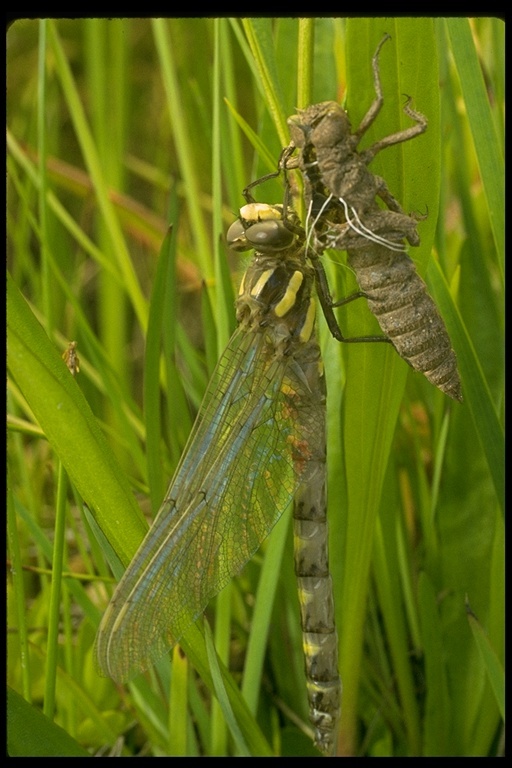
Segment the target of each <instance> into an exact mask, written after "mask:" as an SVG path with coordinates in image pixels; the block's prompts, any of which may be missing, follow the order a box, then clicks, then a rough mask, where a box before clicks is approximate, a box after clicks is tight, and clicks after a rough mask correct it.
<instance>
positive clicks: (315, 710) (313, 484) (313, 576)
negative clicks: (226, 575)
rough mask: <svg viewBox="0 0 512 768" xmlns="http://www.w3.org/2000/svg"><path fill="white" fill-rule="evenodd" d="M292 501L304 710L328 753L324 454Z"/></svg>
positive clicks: (336, 683) (331, 722)
mask: <svg viewBox="0 0 512 768" xmlns="http://www.w3.org/2000/svg"><path fill="white" fill-rule="evenodd" d="M308 470H309V471H308V472H307V475H308V481H307V482H305V483H301V485H300V486H299V488H298V490H297V492H296V495H295V501H294V522H293V530H294V557H295V573H296V577H297V587H298V593H299V604H300V615H301V626H302V644H303V651H304V661H305V671H306V685H307V691H308V699H309V712H310V714H309V716H310V720H311V722H312V724H313V727H314V728H315V743H316V745H317V746H318V748H319V749H320V750H321V751H322V752H324V753H325V754H329V755H331V754H333V753H334V748H335V739H336V732H337V725H338V721H339V717H340V708H341V681H340V677H339V674H338V635H337V632H336V626H335V620H334V597H333V585H332V578H331V576H330V574H329V557H328V536H327V533H328V532H327V516H326V494H325V476H326V473H325V459H323V458H321V457H319V458H318V459H317V460H311V461H310V464H309V468H308Z"/></svg>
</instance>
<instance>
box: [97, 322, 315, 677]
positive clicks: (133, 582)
mask: <svg viewBox="0 0 512 768" xmlns="http://www.w3.org/2000/svg"><path fill="white" fill-rule="evenodd" d="M297 409H300V412H301V418H297ZM317 409H318V404H317V403H316V401H315V399H314V398H313V397H312V393H311V392H310V391H309V388H308V385H307V381H306V379H305V377H304V376H303V374H302V372H301V368H300V366H299V365H298V363H297V362H296V361H295V360H294V358H293V356H282V355H281V356H278V355H276V352H275V346H274V344H273V343H272V340H271V339H270V338H269V337H268V336H267V335H266V334H265V333H262V332H261V331H260V332H250V331H249V332H248V331H247V329H246V328H242V329H238V330H237V331H235V333H234V335H233V336H232V338H231V341H230V342H229V344H228V347H227V348H226V350H225V352H224V354H223V356H222V357H221V359H220V361H219V363H218V365H217V368H216V370H215V373H214V374H213V376H212V379H211V381H210V384H209V386H208V390H207V392H206V395H205V398H204V401H203V404H202V406H201V409H200V413H199V415H198V418H197V421H196V423H195V425H194V428H193V431H192V434H191V437H190V439H189V442H188V444H187V447H186V449H185V451H184V454H183V458H182V460H181V462H180V465H179V466H178V469H177V471H176V474H175V476H174V478H173V481H172V482H171V485H170V487H169V490H168V492H167V495H166V498H165V499H164V501H163V503H162V506H161V508H160V511H159V512H158V515H157V517H156V518H155V521H154V523H153V526H152V527H151V529H150V531H149V532H148V534H147V535H146V538H145V539H144V541H143V543H142V544H141V547H140V548H139V550H138V552H137V553H136V555H135V557H134V559H133V561H132V563H131V564H130V566H129V567H128V569H127V571H126V573H125V575H124V577H123V578H122V580H121V581H120V583H119V585H118V587H117V589H116V591H115V593H114V596H113V598H112V601H111V602H110V604H109V606H108V608H107V611H106V613H105V615H104V616H103V620H102V622H101V626H100V630H99V632H98V638H97V658H98V662H99V665H100V668H101V671H102V672H103V673H104V674H106V675H108V676H110V677H112V678H114V679H115V680H118V681H125V680H128V679H130V678H131V677H133V676H134V675H136V674H138V673H139V672H141V671H142V670H144V669H146V668H147V667H148V666H149V665H150V664H152V663H154V662H155V661H157V660H158V659H159V658H160V657H161V656H162V655H163V653H164V652H165V651H166V650H168V649H169V648H170V647H171V646H172V645H174V643H176V642H177V641H178V640H179V638H180V637H181V635H182V633H183V632H184V630H185V629H186V627H187V626H188V625H189V624H190V623H191V622H192V621H193V620H194V619H195V618H197V617H198V616H199V615H200V613H201V612H202V611H203V610H204V608H205V607H206V604H207V603H208V600H209V599H210V598H211V597H212V596H213V595H215V594H217V593H218V592H219V591H220V590H221V589H222V587H223V586H225V585H226V584H227V583H228V581H229V580H230V579H231V578H232V576H233V575H235V574H236V573H238V572H239V571H240V570H241V568H242V567H243V565H244V564H245V563H246V562H247V561H248V560H249V559H250V558H251V556H252V555H253V553H254V552H255V551H256V549H257V548H258V546H259V545H260V543H261V542H262V541H263V539H265V537H266V536H267V535H268V533H269V532H270V530H271V529H272V527H273V526H274V524H275V523H276V522H277V520H278V519H279V517H280V515H281V514H282V512H283V511H284V509H285V508H286V506H287V505H288V503H289V502H290V500H291V499H292V497H293V494H294V492H295V489H296V487H297V485H298V483H299V481H300V479H301V477H302V476H303V474H304V472H305V471H306V468H307V464H308V460H309V458H310V457H309V447H308V446H309V444H310V443H309V439H310V438H311V437H314V432H315V429H316V421H315V418H314V414H315V413H316V412H317ZM309 410H311V412H310V413H309ZM319 428H320V429H321V428H322V426H321V424H319ZM313 443H315V440H313Z"/></svg>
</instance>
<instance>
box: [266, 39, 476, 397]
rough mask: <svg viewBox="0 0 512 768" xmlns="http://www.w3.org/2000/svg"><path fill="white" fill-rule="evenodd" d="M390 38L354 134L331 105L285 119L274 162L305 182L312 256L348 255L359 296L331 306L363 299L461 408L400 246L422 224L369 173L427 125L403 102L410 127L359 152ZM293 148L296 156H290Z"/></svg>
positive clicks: (438, 336)
mask: <svg viewBox="0 0 512 768" xmlns="http://www.w3.org/2000/svg"><path fill="white" fill-rule="evenodd" d="M389 39H390V36H389V35H385V36H384V37H383V39H382V40H381V42H380V43H379V46H378V47H377V50H376V52H375V54H374V56H373V59H372V68H373V76H374V87H375V99H374V101H373V102H372V104H371V105H370V107H369V109H368V111H367V113H366V115H365V116H364V118H363V119H362V121H361V124H360V125H359V127H358V128H357V129H356V130H355V131H353V132H352V128H351V124H350V120H349V117H348V115H347V113H346V112H345V110H344V109H343V108H342V107H341V106H340V105H339V104H337V103H336V102H334V101H326V102H321V103H319V104H313V105H311V106H309V107H307V108H306V109H304V110H299V111H298V114H296V115H293V116H292V117H290V118H289V120H288V125H289V129H290V136H291V143H290V145H289V147H288V148H286V150H285V151H284V153H283V156H282V159H281V161H280V162H281V164H284V165H285V166H286V167H287V168H288V169H291V168H294V167H298V168H299V169H300V170H301V172H302V175H303V177H304V180H305V198H306V205H307V207H308V211H309V220H310V221H311V222H312V225H311V227H310V231H311V234H312V235H313V242H312V247H313V250H314V251H315V252H317V253H321V252H322V251H323V250H324V249H326V248H334V249H338V250H346V251H347V256H348V263H349V265H350V266H351V268H352V269H353V270H354V273H355V276H356V279H357V281H358V283H359V287H360V289H361V290H360V291H357V292H355V293H353V294H352V295H351V296H348V297H346V298H345V299H342V300H340V301H338V302H336V303H335V304H334V306H341V305H342V304H346V303H348V302H349V301H352V300H353V299H357V298H360V297H365V298H366V299H367V302H368V307H369V309H370V311H371V312H372V313H373V314H374V315H375V317H376V318H377V320H378V322H379V324H380V327H381V329H382V331H383V332H384V334H385V336H384V337H383V340H386V341H390V342H391V343H392V344H393V346H394V347H395V349H396V351H397V352H398V354H399V355H400V356H401V357H402V358H403V359H404V360H405V361H406V362H407V363H409V365H411V367H412V368H414V369H415V370H417V371H420V372H421V373H423V374H424V375H425V376H426V378H427V379H428V380H429V381H430V382H431V383H432V384H434V385H435V386H437V387H438V388H439V389H440V390H441V391H442V392H444V393H445V394H447V395H448V396H450V397H452V398H453V399H455V400H459V401H461V400H462V390H461V382H460V377H459V373H458V368H457V359H456V356H455V352H454V351H453V349H452V345H451V342H450V338H449V335H448V331H447V330H446V326H445V324H444V321H443V319H442V318H441V315H440V314H439V312H438V310H437V307H436V305H435V302H434V300H433V299H432V297H431V296H430V294H429V292H428V289H427V286H426V284H425V282H424V281H423V280H422V278H421V277H420V275H419V274H418V273H417V271H416V267H415V265H414V262H413V261H412V260H411V258H410V257H409V256H408V254H407V252H406V245H405V243H404V240H407V242H408V243H409V245H411V246H418V245H419V243H420V239H419V236H418V233H417V221H418V219H419V218H421V217H415V216H409V215H408V214H406V213H405V212H404V211H403V210H402V207H401V205H400V203H399V202H398V201H397V200H396V199H395V198H394V197H393V195H392V194H391V192H390V190H389V189H388V186H387V184H386V181H385V180H384V179H383V178H381V177H379V176H376V175H375V174H373V173H372V172H371V171H370V170H369V169H368V165H369V163H370V162H371V161H372V160H373V158H374V157H375V156H376V154H377V153H378V152H380V151H381V150H383V149H385V148H387V147H390V146H392V145H395V144H400V143H402V142H405V141H409V140H411V139H414V138H415V137H417V136H419V135H420V134H422V133H424V131H425V130H426V129H427V119H426V118H425V116H424V115H422V114H421V113H420V112H417V111H415V110H413V109H412V108H411V99H410V98H408V99H407V102H406V104H405V106H404V113H405V114H406V115H407V116H408V117H410V118H411V119H412V120H413V121H414V123H415V125H413V126H411V127H409V128H406V129H405V130H402V131H398V132H397V133H394V134H392V135H391V136H386V137H384V138H382V139H380V140H379V141H377V142H376V143H375V144H373V145H372V146H371V147H369V148H368V149H365V150H359V149H358V145H359V142H360V141H361V139H362V137H363V135H364V134H365V132H366V131H367V130H368V128H369V127H370V126H371V125H372V123H373V122H374V121H375V119H376V117H377V115H378V114H379V112H380V110H381V108H382V105H383V103H384V99H383V93H382V85H381V81H380V73H379V64H378V57H379V53H380V49H381V48H382V46H383V44H384V43H385V42H386V41H387V40H389ZM295 149H297V150H298V153H299V154H298V157H297V156H296V157H292V153H293V151H294V150H295ZM376 198H380V199H381V200H382V202H383V203H384V204H385V205H386V207H387V209H383V208H381V207H380V206H379V205H378V203H377V201H376ZM340 340H342V339H340ZM374 340H375V339H374Z"/></svg>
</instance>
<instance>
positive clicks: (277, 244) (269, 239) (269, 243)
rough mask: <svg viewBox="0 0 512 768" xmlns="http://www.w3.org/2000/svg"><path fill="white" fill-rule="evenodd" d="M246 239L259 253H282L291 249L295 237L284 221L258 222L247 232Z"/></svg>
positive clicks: (248, 228)
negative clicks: (286, 249)
mask: <svg viewBox="0 0 512 768" xmlns="http://www.w3.org/2000/svg"><path fill="white" fill-rule="evenodd" d="M245 237H246V238H247V241H248V242H249V243H250V244H251V246H252V247H253V248H255V249H256V250H257V251H262V252H263V253H265V252H266V251H282V250H284V249H285V248H289V247H290V245H291V244H292V243H293V240H294V237H295V235H294V234H293V232H291V231H290V230H289V229H288V228H287V227H286V226H285V225H284V224H283V222H282V221H277V220H270V221H258V222H257V223H256V224H253V225H252V226H250V227H247V229H246V230H245Z"/></svg>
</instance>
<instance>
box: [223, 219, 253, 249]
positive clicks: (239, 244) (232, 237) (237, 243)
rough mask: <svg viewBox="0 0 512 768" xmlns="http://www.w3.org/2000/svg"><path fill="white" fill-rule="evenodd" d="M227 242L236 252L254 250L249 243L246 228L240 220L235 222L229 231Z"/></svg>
mask: <svg viewBox="0 0 512 768" xmlns="http://www.w3.org/2000/svg"><path fill="white" fill-rule="evenodd" d="M226 241H227V244H228V246H229V247H230V248H232V249H233V250H234V251H249V250H250V249H251V248H254V246H253V245H252V243H249V242H248V240H247V237H246V234H245V227H244V225H243V224H242V222H241V221H239V220H237V221H235V222H233V224H232V225H231V226H230V228H229V229H228V231H227V234H226Z"/></svg>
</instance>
